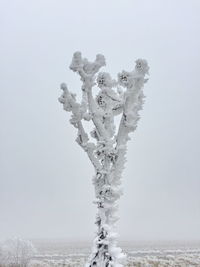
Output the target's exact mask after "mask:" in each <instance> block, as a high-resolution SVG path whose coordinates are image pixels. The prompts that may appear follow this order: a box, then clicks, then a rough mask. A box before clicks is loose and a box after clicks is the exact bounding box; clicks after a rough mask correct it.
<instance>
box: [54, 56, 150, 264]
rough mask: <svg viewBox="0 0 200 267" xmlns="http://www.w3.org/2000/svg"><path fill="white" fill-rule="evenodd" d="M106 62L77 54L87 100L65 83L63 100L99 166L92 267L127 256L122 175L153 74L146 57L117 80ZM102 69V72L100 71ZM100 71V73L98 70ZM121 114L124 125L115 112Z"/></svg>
mask: <svg viewBox="0 0 200 267" xmlns="http://www.w3.org/2000/svg"><path fill="white" fill-rule="evenodd" d="M103 66H105V58H104V56H102V55H100V54H98V55H97V56H96V60H95V61H94V62H89V61H88V60H87V59H85V58H82V55H81V53H80V52H76V53H74V55H73V58H72V63H71V65H70V69H72V70H73V71H74V72H77V73H78V74H79V75H80V78H81V81H82V83H83V85H82V101H81V103H77V101H76V96H75V94H73V93H71V92H69V90H68V88H67V86H66V84H64V83H62V84H61V89H62V90H63V94H62V95H61V97H60V98H59V101H60V102H61V103H62V104H63V108H64V110H66V111H70V112H71V113H72V116H71V119H70V122H71V124H72V125H73V126H74V127H75V128H77V131H78V136H77V139H76V141H77V143H78V144H79V145H80V146H81V147H82V148H83V150H84V151H85V152H86V153H87V154H88V157H89V159H90V160H91V162H92V164H93V166H94V169H95V176H94V178H93V184H94V187H95V196H96V199H95V201H94V202H95V204H96V205H97V208H98V213H97V216H96V224H97V227H98V229H97V234H96V238H95V240H94V245H93V251H92V253H91V256H90V258H89V260H88V263H87V265H86V266H87V267H92V266H96V267H111V266H114V267H120V266H124V263H125V260H126V256H125V254H123V253H122V250H121V249H120V248H118V247H117V234H116V233H115V224H116V221H117V220H118V218H117V216H116V211H117V200H118V199H119V198H120V196H121V194H122V191H121V188H120V184H121V175H122V171H123V169H124V164H125V161H126V149H127V148H126V146H127V141H128V140H129V139H130V137H129V133H130V132H133V131H134V130H135V129H136V127H137V121H138V119H139V114H138V112H139V110H141V109H142V104H143V99H144V95H143V91H142V88H143V85H144V83H145V82H147V80H148V79H145V75H146V74H148V70H149V67H148V64H147V62H146V60H143V59H138V60H137V61H136V65H135V69H134V70H133V71H132V72H126V71H122V72H121V73H119V74H118V79H117V81H115V80H112V79H111V77H110V75H109V73H106V72H99V70H100V68H101V67H103ZM98 72H99V73H98ZM97 73H98V74H97ZM95 86H97V87H98V88H99V93H98V94H97V95H96V97H95V98H94V97H93V92H92V89H93V87H95ZM118 115H119V116H121V121H120V124H119V126H118V127H116V125H115V121H114V118H115V116H118ZM84 120H85V121H92V122H93V125H94V129H93V130H92V131H91V132H90V136H89V135H88V134H87V133H86V131H85V130H84V127H83V121H84Z"/></svg>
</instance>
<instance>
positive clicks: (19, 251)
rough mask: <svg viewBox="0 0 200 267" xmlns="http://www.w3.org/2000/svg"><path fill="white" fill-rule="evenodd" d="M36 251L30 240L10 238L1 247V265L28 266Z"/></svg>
mask: <svg viewBox="0 0 200 267" xmlns="http://www.w3.org/2000/svg"><path fill="white" fill-rule="evenodd" d="M35 253H36V249H35V247H34V246H33V244H32V243H31V242H30V241H29V240H24V239H20V238H13V239H8V240H6V241H5V242H4V243H3V244H2V245H1V247H0V266H5V267H6V266H21V267H26V266H28V263H29V262H30V260H31V259H32V257H33V256H34V254H35Z"/></svg>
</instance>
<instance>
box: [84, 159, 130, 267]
mask: <svg viewBox="0 0 200 267" xmlns="http://www.w3.org/2000/svg"><path fill="white" fill-rule="evenodd" d="M111 166H112V164H111V161H110V159H109V158H108V156H105V160H104V167H103V169H102V171H101V172H97V173H96V176H95V178H94V186H95V193H96V201H95V203H96V204H97V207H98V213H97V217H96V224H97V227H98V229H97V234H96V238H95V239H94V244H93V251H92V254H91V256H90V258H89V262H88V264H87V265H86V266H87V267H94V266H96V267H111V266H112V267H122V266H123V265H122V262H123V261H124V260H125V255H124V254H123V253H122V250H121V249H120V248H118V247H117V241H116V237H117V234H116V233H115V223H116V221H117V219H118V218H117V217H116V215H115V213H116V210H117V203H116V202H117V200H118V199H119V197H120V195H121V191H120V190H119V188H118V186H117V185H116V184H115V182H114V179H115V177H114V171H113V170H114V169H113V168H112V169H111Z"/></svg>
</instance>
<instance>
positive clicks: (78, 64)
mask: <svg viewBox="0 0 200 267" xmlns="http://www.w3.org/2000/svg"><path fill="white" fill-rule="evenodd" d="M105 65H106V63H105V58H104V56H103V55H101V54H98V55H97V56H96V59H95V61H94V62H89V61H88V60H87V59H86V58H82V55H81V53H80V52H75V53H74V55H73V58H72V62H71V65H70V69H72V70H73V71H74V72H77V73H78V74H79V75H80V77H81V81H82V82H83V85H82V91H83V95H84V96H87V101H88V111H89V113H90V114H91V119H92V121H93V123H94V125H95V127H96V130H97V131H98V134H99V136H100V137H101V138H102V139H108V134H107V131H106V130H105V128H104V125H103V123H102V121H101V115H102V114H101V111H100V109H99V107H98V105H97V103H96V102H95V100H94V97H93V95H92V87H93V86H94V85H95V74H96V73H97V72H98V71H99V69H100V68H101V67H103V66H105ZM84 103H85V102H84Z"/></svg>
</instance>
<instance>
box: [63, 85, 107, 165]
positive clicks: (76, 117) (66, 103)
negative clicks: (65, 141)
mask: <svg viewBox="0 0 200 267" xmlns="http://www.w3.org/2000/svg"><path fill="white" fill-rule="evenodd" d="M61 89H62V90H63V94H62V95H61V96H60V97H59V102H60V103H61V104H63V109H64V110H66V111H71V112H72V116H71V119H70V122H71V124H72V125H73V126H74V127H75V128H77V129H78V136H77V139H76V141H77V143H78V144H79V145H80V146H81V147H82V148H83V149H84V151H85V152H87V154H88V157H89V158H90V160H91V162H92V164H93V165H94V167H95V169H96V170H100V169H101V168H102V166H101V164H100V162H99V161H98V159H97V158H96V157H95V155H94V150H95V145H94V144H93V143H91V142H88V141H89V138H88V135H87V133H86V132H85V130H84V128H83V125H82V122H81V120H82V119H83V110H82V106H81V105H80V104H79V103H77V102H76V96H75V95H74V94H72V93H70V92H69V91H68V88H67V86H66V84H65V83H62V84H61Z"/></svg>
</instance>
